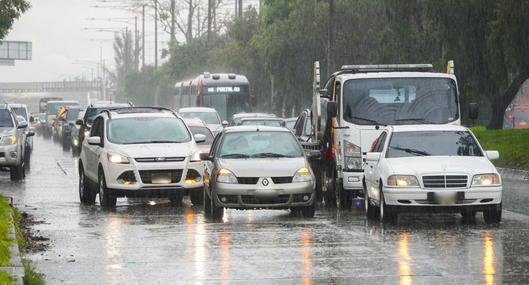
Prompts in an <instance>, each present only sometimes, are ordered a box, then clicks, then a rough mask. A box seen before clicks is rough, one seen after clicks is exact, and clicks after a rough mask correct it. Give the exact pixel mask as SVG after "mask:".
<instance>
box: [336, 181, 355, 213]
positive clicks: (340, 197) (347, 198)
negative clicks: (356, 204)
mask: <svg viewBox="0 0 529 285" xmlns="http://www.w3.org/2000/svg"><path fill="white" fill-rule="evenodd" d="M337 176H338V175H336V173H335V174H334V182H333V184H334V187H333V188H334V191H335V193H336V194H335V195H336V199H335V200H336V208H338V209H348V210H350V209H351V207H352V206H353V197H352V195H351V191H345V190H344V189H343V184H342V183H340V182H339V180H338V179H336V177H337Z"/></svg>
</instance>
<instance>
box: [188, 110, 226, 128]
mask: <svg viewBox="0 0 529 285" xmlns="http://www.w3.org/2000/svg"><path fill="white" fill-rule="evenodd" d="M180 115H181V116H182V118H184V119H200V120H201V121H202V122H204V123H206V124H211V125H220V124H221V122H220V119H219V117H218V116H217V113H214V112H182V113H180Z"/></svg>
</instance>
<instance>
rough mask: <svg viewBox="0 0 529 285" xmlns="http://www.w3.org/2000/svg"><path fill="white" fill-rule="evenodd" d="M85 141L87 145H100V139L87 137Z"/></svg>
mask: <svg viewBox="0 0 529 285" xmlns="http://www.w3.org/2000/svg"><path fill="white" fill-rule="evenodd" d="M86 141H87V142H88V144H89V145H101V137H89V138H88V139H87V140H86Z"/></svg>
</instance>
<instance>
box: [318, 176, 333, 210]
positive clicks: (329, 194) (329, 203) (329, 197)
mask: <svg viewBox="0 0 529 285" xmlns="http://www.w3.org/2000/svg"><path fill="white" fill-rule="evenodd" d="M327 172H328V171H326V170H322V171H321V189H322V194H323V199H324V202H325V207H326V208H334V207H336V195H335V193H334V189H333V186H334V183H333V182H334V177H333V175H329V174H328V173H327ZM331 173H332V174H334V170H333V171H332V172H331Z"/></svg>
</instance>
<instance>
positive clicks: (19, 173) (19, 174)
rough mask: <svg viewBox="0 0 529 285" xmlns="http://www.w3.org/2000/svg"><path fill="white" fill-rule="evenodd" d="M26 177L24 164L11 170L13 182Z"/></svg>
mask: <svg viewBox="0 0 529 285" xmlns="http://www.w3.org/2000/svg"><path fill="white" fill-rule="evenodd" d="M25 177H26V169H25V167H24V163H22V164H20V165H17V166H13V167H11V168H10V178H11V181H20V180H23V179H24V178H25Z"/></svg>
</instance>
